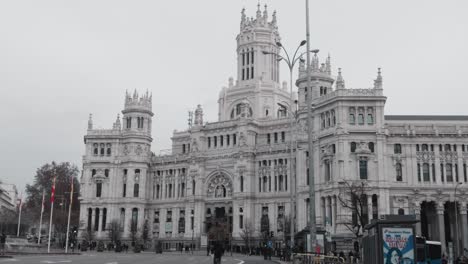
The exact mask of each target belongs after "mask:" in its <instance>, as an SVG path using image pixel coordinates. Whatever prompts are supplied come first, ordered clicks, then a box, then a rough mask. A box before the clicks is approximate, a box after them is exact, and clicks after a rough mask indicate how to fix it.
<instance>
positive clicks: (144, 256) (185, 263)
mask: <svg viewBox="0 0 468 264" xmlns="http://www.w3.org/2000/svg"><path fill="white" fill-rule="evenodd" d="M4 263H5V264H9V263H13V264H16V263H18V264H19V263H21V264H67V263H71V264H159V263H161V264H166V263H167V264H205V263H206V264H211V263H213V258H212V257H210V256H200V255H185V254H184V255H180V254H171V253H165V254H162V255H161V254H154V253H149V252H148V253H140V254H134V253H127V254H125V253H95V252H92V253H83V254H82V255H73V256H61V255H51V256H46V255H36V256H14V258H11V259H3V258H2V259H0V264H4ZM256 263H261V264H272V263H274V262H271V261H265V260H263V258H261V257H258V256H252V257H249V256H244V255H234V256H232V257H231V256H225V257H223V259H222V264H256Z"/></svg>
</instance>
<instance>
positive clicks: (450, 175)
mask: <svg viewBox="0 0 468 264" xmlns="http://www.w3.org/2000/svg"><path fill="white" fill-rule="evenodd" d="M445 171H446V173H445V175H446V176H445V178H446V179H447V182H453V170H452V164H450V163H447V164H446V165H445Z"/></svg>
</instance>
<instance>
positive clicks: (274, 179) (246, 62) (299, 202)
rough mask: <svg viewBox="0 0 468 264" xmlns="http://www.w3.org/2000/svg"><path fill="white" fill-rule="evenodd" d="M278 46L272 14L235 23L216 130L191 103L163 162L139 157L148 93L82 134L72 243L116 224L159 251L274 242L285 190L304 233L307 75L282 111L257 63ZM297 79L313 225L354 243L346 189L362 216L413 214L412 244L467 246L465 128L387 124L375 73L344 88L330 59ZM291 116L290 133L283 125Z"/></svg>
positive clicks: (147, 143) (439, 120) (441, 123)
mask: <svg viewBox="0 0 468 264" xmlns="http://www.w3.org/2000/svg"><path fill="white" fill-rule="evenodd" d="M279 41H280V36H279V33H278V27H277V20H276V14H275V13H273V14H272V17H271V19H270V18H269V16H268V12H267V10H266V7H265V10H264V11H262V10H260V6H259V8H258V10H257V13H256V17H254V18H247V17H246V15H245V11H244V10H243V11H242V16H241V23H240V33H239V34H238V36H237V55H238V56H237V66H238V67H237V68H238V71H237V79H236V80H234V79H233V78H230V79H229V83H228V86H227V87H223V88H222V89H221V92H220V94H219V99H218V104H219V112H218V116H219V120H218V121H217V122H209V123H208V122H204V120H203V110H202V108H201V106H200V105H199V106H198V107H197V109H196V110H195V114H194V120H193V125H192V126H191V127H189V128H188V129H187V130H185V131H181V132H174V134H173V136H172V138H171V139H172V153H171V154H167V155H160V156H156V155H154V154H153V153H152V152H151V151H150V147H151V142H152V137H151V119H152V116H153V112H152V109H151V107H152V106H151V105H152V97H151V96H150V95H149V94H148V93H146V94H144V95H143V96H140V95H138V94H137V92H136V91H135V93H134V94H133V95H130V94H127V95H126V97H125V107H124V110H123V111H122V114H123V116H122V121H120V118H119V117H117V120H116V122H115V123H114V125H113V127H112V129H108V130H102V129H94V128H93V123H92V119H91V117H90V120H89V125H88V132H87V135H86V136H85V137H84V141H85V144H86V153H85V155H84V157H83V176H82V179H81V215H80V223H81V224H80V231H81V235H83V234H84V233H86V230H91V231H95V237H96V238H97V239H108V235H107V231H106V228H108V227H109V224H110V223H111V222H112V221H116V222H118V223H119V226H120V228H121V230H122V231H123V237H124V238H129V237H130V233H131V229H132V225H131V223H132V221H135V222H137V223H138V225H137V230H138V232H140V234H141V233H143V232H145V231H143V230H147V231H148V233H149V236H150V238H152V239H153V240H158V241H162V242H164V243H166V244H165V246H166V247H171V246H172V247H173V246H174V245H175V244H176V243H186V244H188V243H192V241H195V243H196V244H197V245H200V244H201V245H204V244H205V243H206V242H205V241H206V238H207V233H209V232H208V231H209V230H210V228H212V226H214V225H216V221H215V220H214V219H217V221H218V220H219V222H218V224H219V225H221V226H222V225H223V224H224V225H225V226H226V225H227V226H231V230H232V240H233V241H234V242H233V243H234V244H237V245H242V244H243V241H242V238H241V234H242V232H243V231H242V230H245V229H246V227H251V228H252V229H253V231H254V234H253V235H254V236H256V237H260V235H261V232H262V231H268V232H269V234H270V233H271V232H273V234H274V236H275V237H276V239H278V240H281V238H282V236H283V235H284V219H285V216H289V214H290V210H291V202H290V201H291V198H290V197H291V189H293V191H294V192H295V193H296V195H295V204H296V211H297V217H296V218H295V219H294V223H295V230H296V232H298V231H300V230H302V229H304V228H305V227H306V226H307V223H308V211H309V207H308V189H309V188H308V179H307V176H306V175H307V170H308V168H307V162H306V159H307V156H308V154H307V149H308V145H307V131H306V127H307V126H306V117H307V113H306V104H305V95H306V93H307V87H306V84H307V80H306V67H307V66H306V65H305V63H304V62H303V61H301V62H300V65H299V76H298V78H297V80H296V82H295V84H296V86H297V87H298V93H297V95H294V96H293V97H294V98H297V100H295V103H293V104H294V105H293V106H291V104H290V102H291V101H290V98H291V97H290V93H289V91H288V90H289V89H288V87H287V85H286V84H284V83H283V84H281V83H280V82H279V69H280V67H279V63H280V62H279V61H278V56H277V55H272V54H264V53H263V51H267V52H271V53H275V54H279V53H280V49H279V47H278V46H277V45H276V43H277V42H279ZM309 67H311V71H312V84H313V85H312V88H311V94H312V97H313V104H314V111H313V115H314V131H313V134H314V149H315V151H314V152H315V153H314V158H315V160H314V172H315V178H316V179H315V183H316V208H317V210H316V211H317V212H316V214H317V219H316V222H317V224H318V226H319V227H320V228H322V229H326V230H327V231H328V232H329V233H331V237H332V239H334V240H336V241H340V245H345V246H349V245H350V244H351V243H352V237H353V235H352V233H351V232H350V230H349V229H348V228H347V226H349V224H350V223H352V222H353V217H352V215H353V214H352V212H351V211H350V210H348V209H346V208H344V207H343V206H341V203H340V202H339V197H340V195H346V186H349V185H356V184H357V185H359V184H361V183H362V182H363V183H364V184H365V186H366V188H365V193H366V195H365V196H364V199H365V204H366V206H364V209H363V211H362V214H363V215H364V216H365V218H367V219H372V218H379V217H381V216H383V215H387V214H416V215H417V216H418V217H419V216H420V219H421V223H420V224H418V227H417V232H418V233H419V234H422V235H424V236H426V237H427V238H428V239H431V240H441V241H442V242H443V244H444V245H448V242H449V241H455V240H456V238H457V235H456V234H458V239H459V240H460V241H461V242H460V245H461V244H463V245H464V247H468V230H467V229H468V224H467V220H468V218H467V202H468V189H467V187H466V186H467V181H468V180H467V177H468V176H467V168H466V167H467V165H466V164H467V163H468V116H412V115H408V116H390V115H385V114H384V107H385V102H386V100H387V98H386V97H385V96H384V94H383V85H382V76H381V73H380V69H379V70H378V73H377V77H376V79H375V81H374V83H373V86H372V87H370V88H365V89H351V88H347V87H345V82H344V79H343V76H342V74H341V70H339V71H338V73H337V76H334V75H333V74H332V70H331V68H332V67H331V62H330V57H328V58H326V60H325V63H319V58H318V56H317V54H315V55H314V56H313V57H312V62H311V65H310V66H309ZM290 109H292V111H291V110H290ZM296 109H297V114H296V115H295V116H294V126H293V128H292V131H293V133H292V134H291V133H290V131H291V129H290V122H291V119H290V116H291V115H290V113H291V112H296ZM121 122H122V123H121ZM291 141H293V142H294V147H293V156H294V159H293V160H291V159H290V147H289V145H290V142H291ZM291 162H292V165H293V166H292V167H293V171H292V172H291V171H290V166H289V165H290V164H291ZM292 178H294V179H295V180H293V183H294V185H292V183H291V180H292ZM457 182H462V183H463V184H461V185H457ZM291 187H293V188H291ZM456 188H457V191H456V196H455V189H456ZM455 200H457V201H458V202H457V204H458V205H459V206H458V208H457V211H455V203H454V201H455ZM455 212H457V213H458V217H457V218H456V219H457V220H456V221H455ZM222 219H224V222H223V220H222ZM265 221H266V222H267V223H268V224H267V225H262V222H265ZM354 221H355V220H354ZM456 222H458V228H457V227H456V226H455V223H456ZM145 223H146V224H145Z"/></svg>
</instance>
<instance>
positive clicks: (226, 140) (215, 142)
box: [207, 134, 237, 148]
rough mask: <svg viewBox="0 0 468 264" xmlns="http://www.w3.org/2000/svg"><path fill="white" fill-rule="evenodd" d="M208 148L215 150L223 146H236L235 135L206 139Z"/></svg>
mask: <svg viewBox="0 0 468 264" xmlns="http://www.w3.org/2000/svg"><path fill="white" fill-rule="evenodd" d="M207 144H208V148H217V147H223V146H227V147H228V146H236V145H237V135H236V134H232V135H221V136H212V137H208V138H207Z"/></svg>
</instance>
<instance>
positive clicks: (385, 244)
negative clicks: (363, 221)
mask: <svg viewBox="0 0 468 264" xmlns="http://www.w3.org/2000/svg"><path fill="white" fill-rule="evenodd" d="M417 222H419V220H417V219H416V216H415V215H385V216H382V217H381V219H379V220H375V219H374V220H372V222H371V223H370V224H369V225H367V226H366V227H365V229H366V230H368V232H367V235H365V236H364V237H363V240H362V247H363V250H362V252H363V256H362V257H363V263H364V264H399V263H404V264H415V263H416V259H417V258H416V234H415V224H416V223H417Z"/></svg>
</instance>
